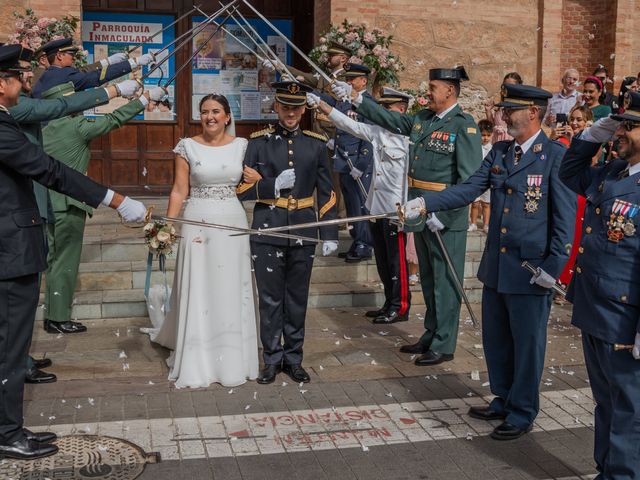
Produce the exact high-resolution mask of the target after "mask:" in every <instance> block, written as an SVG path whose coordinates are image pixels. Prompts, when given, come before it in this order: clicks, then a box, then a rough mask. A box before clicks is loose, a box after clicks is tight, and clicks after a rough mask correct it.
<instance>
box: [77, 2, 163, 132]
mask: <svg viewBox="0 0 640 480" xmlns="http://www.w3.org/2000/svg"><path fill="white" fill-rule="evenodd" d="M174 20H175V18H174V17H173V16H172V15H146V14H131V13H127V14H124V13H102V12H84V13H83V15H82V45H83V48H84V49H85V50H87V51H88V52H89V56H88V58H87V61H88V62H89V63H94V62H98V61H100V60H102V59H104V58H107V57H108V56H109V55H113V54H114V53H117V52H123V51H124V52H126V51H129V50H130V49H132V48H135V47H138V46H140V45H142V46H141V47H140V48H137V49H135V50H134V51H133V52H131V53H130V57H132V58H135V57H138V56H140V55H142V54H145V53H156V52H158V51H159V50H161V49H162V48H163V47H164V46H165V45H167V44H169V43H171V42H172V41H173V40H174V39H175V29H174V27H170V28H167V29H166V30H165V31H163V32H162V29H163V28H165V27H167V26H168V25H171V23H173V21H174ZM158 32H161V33H158ZM156 34H157V35H156ZM154 35H155V36H154ZM152 37H153V38H152ZM171 51H173V46H172V47H170V48H169V49H168V50H165V51H164V52H162V53H160V54H159V56H158V57H157V60H158V61H160V60H162V59H163V58H166V57H167V55H169V53H170V52H171ZM149 70H150V69H149V67H147V66H145V67H142V68H141V69H138V70H137V71H135V72H132V73H131V74H129V75H128V76H126V77H122V78H121V79H118V80H116V81H114V82H112V83H117V82H118V81H120V80H124V79H126V78H127V77H128V78H136V79H141V78H142V77H143V76H144V75H146V74H147V73H148V72H149ZM174 71H175V59H174V58H173V57H171V58H170V59H169V60H168V61H167V62H165V63H164V64H163V65H162V67H161V68H159V69H157V70H156V71H154V72H153V73H152V74H151V75H149V76H148V77H147V78H145V79H144V80H142V82H143V84H144V88H145V90H147V89H149V88H151V87H155V86H157V85H158V82H159V81H160V82H161V84H162V85H164V81H166V80H168V79H169V78H170V77H171V76H172V75H173V73H174ZM168 91H169V96H168V98H166V99H165V100H163V101H161V102H154V101H150V102H149V104H148V105H147V107H146V108H145V110H144V112H143V113H141V114H140V115H137V116H136V117H135V118H134V120H150V121H173V120H175V102H174V97H175V82H173V83H172V84H171V85H170V86H169V87H168ZM125 103H127V100H126V99H123V98H114V99H113V100H111V101H110V102H109V103H108V104H106V105H103V106H101V107H96V108H95V109H92V110H90V111H87V112H85V115H88V116H96V115H104V114H107V113H111V112H113V111H114V110H115V109H117V108H118V107H120V106H122V105H124V104H125Z"/></svg>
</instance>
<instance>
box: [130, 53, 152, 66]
mask: <svg viewBox="0 0 640 480" xmlns="http://www.w3.org/2000/svg"><path fill="white" fill-rule="evenodd" d="M132 60H134V59H132ZM155 61H156V57H154V55H153V54H152V53H145V54H144V55H140V56H139V57H138V58H136V59H135V62H136V66H137V67H142V66H145V65H149V64H150V63H155ZM131 68H135V67H134V66H133V65H132V66H131Z"/></svg>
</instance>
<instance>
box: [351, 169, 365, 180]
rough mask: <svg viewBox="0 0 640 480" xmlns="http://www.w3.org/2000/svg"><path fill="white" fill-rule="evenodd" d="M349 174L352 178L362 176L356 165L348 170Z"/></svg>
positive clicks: (355, 178)
mask: <svg viewBox="0 0 640 480" xmlns="http://www.w3.org/2000/svg"><path fill="white" fill-rule="evenodd" d="M349 175H351V178H353V179H354V180H357V179H359V178H360V177H361V176H362V172H361V171H360V170H358V169H357V168H356V167H353V168H352V169H351V171H350V172H349Z"/></svg>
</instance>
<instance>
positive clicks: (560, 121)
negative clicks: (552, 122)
mask: <svg viewBox="0 0 640 480" xmlns="http://www.w3.org/2000/svg"><path fill="white" fill-rule="evenodd" d="M567 120H568V119H567V114H566V113H556V125H566V124H567V123H568V121H567Z"/></svg>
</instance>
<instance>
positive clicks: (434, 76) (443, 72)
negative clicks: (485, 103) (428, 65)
mask: <svg viewBox="0 0 640 480" xmlns="http://www.w3.org/2000/svg"><path fill="white" fill-rule="evenodd" d="M429 80H448V81H450V82H460V81H462V80H469V75H467V71H466V70H465V69H464V67H463V66H462V65H460V66H457V67H455V68H432V69H431V70H429Z"/></svg>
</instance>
